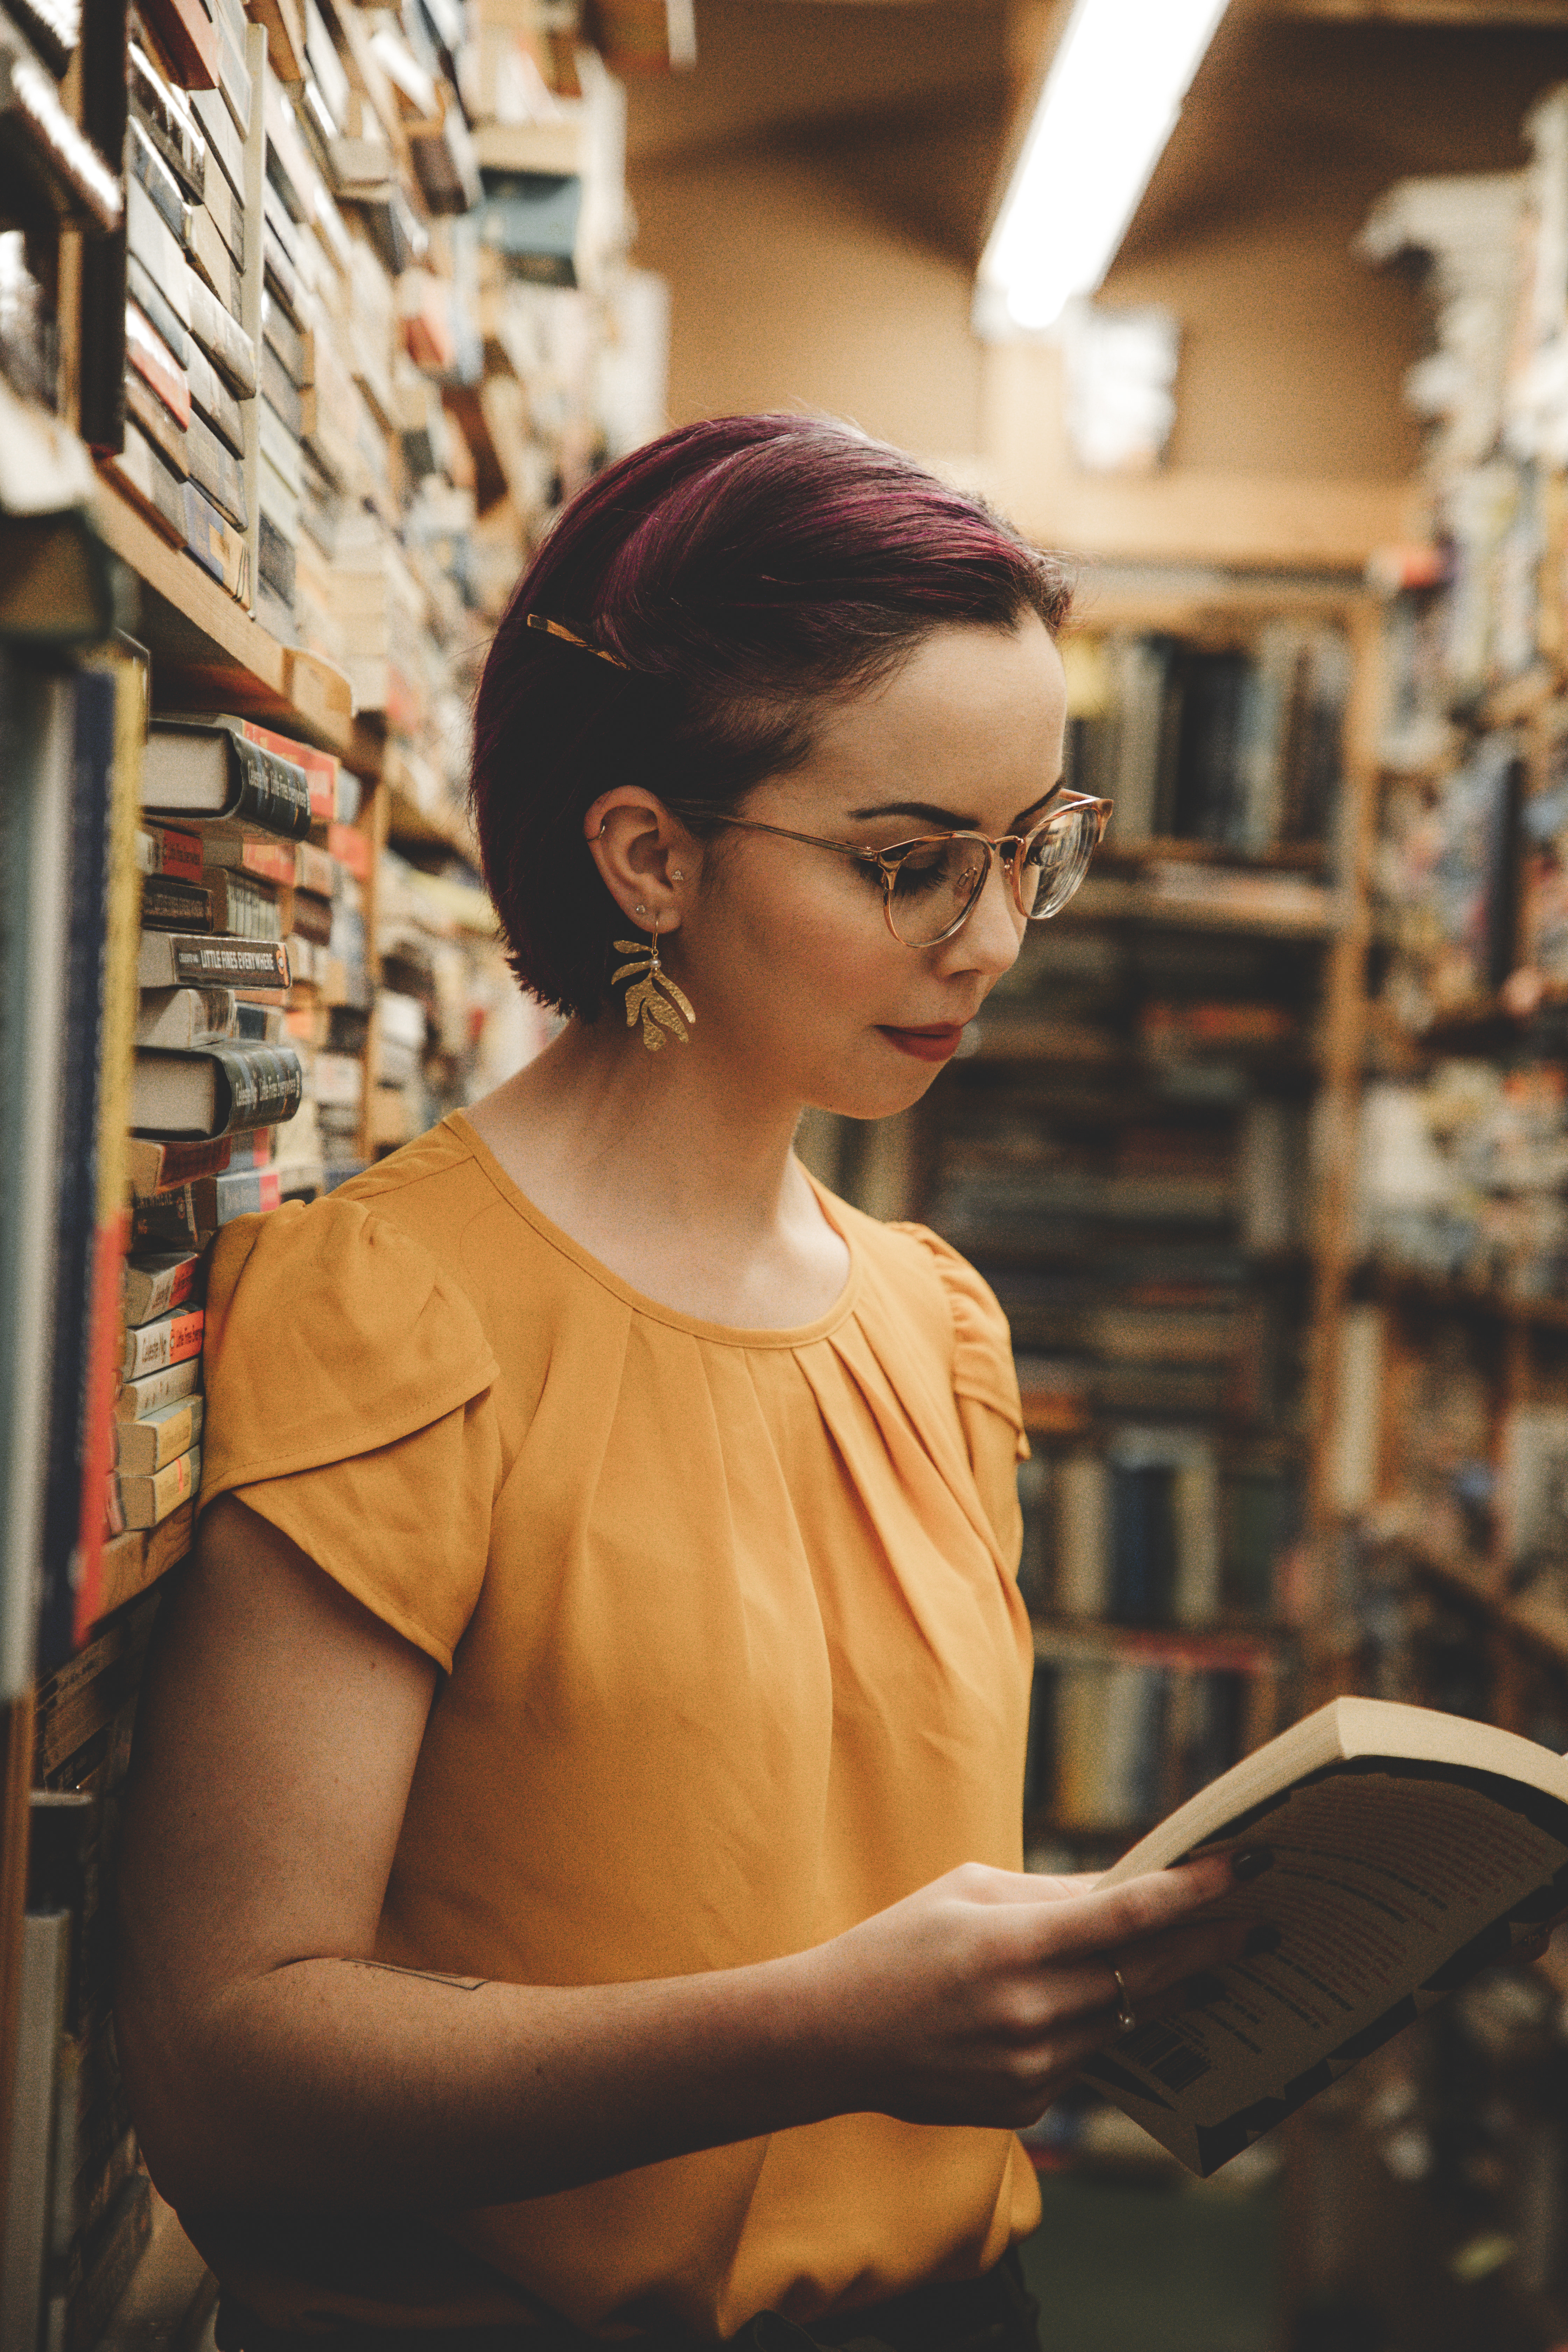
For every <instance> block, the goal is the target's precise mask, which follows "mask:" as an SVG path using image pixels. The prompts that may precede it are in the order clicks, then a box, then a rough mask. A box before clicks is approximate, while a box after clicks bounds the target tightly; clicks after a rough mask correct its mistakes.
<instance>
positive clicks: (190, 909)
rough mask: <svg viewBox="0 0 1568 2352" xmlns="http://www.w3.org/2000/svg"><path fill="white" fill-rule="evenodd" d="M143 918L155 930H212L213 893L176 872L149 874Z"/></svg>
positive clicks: (144, 891)
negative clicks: (182, 877)
mask: <svg viewBox="0 0 1568 2352" xmlns="http://www.w3.org/2000/svg"><path fill="white" fill-rule="evenodd" d="M142 923H143V924H144V925H145V927H146V928H147V929H149V930H153V931H210V930H211V929H212V927H213V902H212V893H211V892H210V891H208V890H204V889H203V888H202V886H201V884H200V883H199V882H184V881H182V880H181V879H180V878H179V877H178V876H177V875H174V874H150V875H149V876H148V877H147V879H146V881H145V882H144V883H143V885H142Z"/></svg>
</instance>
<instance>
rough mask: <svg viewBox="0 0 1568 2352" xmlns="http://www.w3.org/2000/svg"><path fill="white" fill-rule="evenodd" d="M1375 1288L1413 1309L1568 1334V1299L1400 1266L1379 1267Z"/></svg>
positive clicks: (1375, 1273) (1376, 1269)
mask: <svg viewBox="0 0 1568 2352" xmlns="http://www.w3.org/2000/svg"><path fill="white" fill-rule="evenodd" d="M1373 1285H1374V1287H1375V1288H1376V1289H1377V1290H1378V1291H1379V1292H1380V1293H1381V1294H1382V1295H1383V1296H1384V1297H1386V1298H1391V1299H1394V1300H1395V1301H1397V1300H1400V1299H1405V1300H1408V1301H1409V1302H1410V1304H1411V1305H1413V1306H1420V1307H1436V1308H1437V1309H1438V1310H1439V1311H1441V1312H1444V1313H1447V1314H1451V1315H1474V1316H1479V1317H1481V1318H1484V1319H1485V1320H1487V1321H1489V1322H1493V1323H1510V1324H1515V1325H1521V1326H1523V1327H1524V1328H1527V1329H1530V1328H1533V1329H1536V1330H1542V1331H1568V1298H1530V1297H1525V1296H1523V1295H1522V1294H1516V1293H1514V1292H1512V1291H1508V1290H1492V1289H1489V1288H1487V1287H1486V1286H1484V1285H1482V1284H1479V1283H1477V1284H1474V1285H1472V1284H1470V1283H1467V1282H1441V1281H1438V1280H1437V1279H1436V1277H1435V1276H1430V1275H1424V1274H1405V1273H1402V1272H1401V1271H1400V1270H1399V1268H1398V1267H1396V1266H1377V1267H1374V1269H1373Z"/></svg>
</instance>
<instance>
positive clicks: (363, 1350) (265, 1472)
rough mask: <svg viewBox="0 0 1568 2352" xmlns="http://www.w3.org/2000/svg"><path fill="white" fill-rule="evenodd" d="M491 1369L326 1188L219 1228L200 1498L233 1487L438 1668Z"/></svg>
mask: <svg viewBox="0 0 1568 2352" xmlns="http://www.w3.org/2000/svg"><path fill="white" fill-rule="evenodd" d="M498 1376H499V1367H498V1366H497V1363H496V1360H495V1358H494V1356H493V1355H492V1354H491V1352H490V1349H489V1343H488V1341H487V1340H486V1338H485V1335H484V1331H483V1328H482V1327H481V1325H480V1323H479V1317H478V1315H477V1314H476V1313H475V1311H474V1308H473V1307H472V1305H471V1304H470V1302H469V1301H468V1298H466V1297H464V1295H463V1293H462V1291H461V1290H460V1289H459V1288H458V1286H456V1285H455V1284H454V1283H453V1282H452V1280H451V1279H450V1277H449V1276H447V1274H446V1273H445V1272H444V1271H443V1270H442V1268H441V1267H440V1266H439V1265H438V1264H437V1261H436V1259H435V1258H434V1257H433V1256H432V1255H430V1253H429V1252H428V1251H427V1250H425V1249H422V1248H421V1247H420V1245H419V1244H417V1243H416V1242H415V1241H412V1240H410V1239H409V1237H408V1236H407V1235H406V1234H404V1233H402V1232H400V1231H399V1230H398V1229H397V1227H396V1226H395V1225H393V1224H391V1223H388V1222H387V1221H386V1220H385V1219H384V1217H379V1216H377V1215H376V1213H374V1210H369V1209H366V1208H363V1207H362V1206H361V1204H360V1203H359V1202H356V1201H350V1200H344V1199H342V1198H340V1197H338V1196H337V1195H335V1194H334V1195H330V1196H329V1197H328V1198H327V1199H325V1200H321V1201H317V1202H313V1203H312V1204H311V1205H310V1206H309V1207H305V1206H302V1205H301V1204H300V1203H298V1202H289V1203H286V1204H285V1205H284V1206H283V1207H282V1208H280V1209H275V1210H273V1211H272V1212H271V1213H270V1214H269V1215H267V1216H264V1217H242V1218H239V1219H237V1220H236V1222H235V1223H233V1224H231V1225H226V1227H225V1228H224V1229H223V1231H222V1232H221V1233H220V1234H219V1235H218V1237H217V1240H216V1244H214V1248H213V1253H212V1257H211V1261H210V1265H209V1270H208V1276H207V1309H206V1339H205V1349H204V1356H203V1381H204V1386H205V1391H206V1412H205V1424H204V1430H203V1457H202V1474H203V1475H202V1492H201V1505H202V1508H203V1509H204V1510H205V1507H206V1506H207V1505H208V1504H209V1503H211V1502H213V1501H215V1500H216V1497H217V1496H219V1495H224V1494H236V1495H237V1496H239V1497H240V1499H241V1500H242V1501H243V1502H244V1503H246V1504H247V1505H248V1506H249V1507H250V1508H251V1509H252V1510H253V1511H257V1512H258V1513H259V1514H260V1516H261V1517H263V1518H264V1519H267V1520H268V1521H269V1522H270V1523H271V1524H272V1526H274V1527H276V1528H279V1530H280V1531H281V1532H282V1533H283V1534H284V1535H286V1536H288V1537H289V1538H290V1539H291V1540H292V1541H293V1542H294V1543H297V1544H298V1545H299V1547H300V1550H301V1551H303V1552H305V1553H306V1554H307V1555H308V1556H309V1558H310V1559H312V1560H314V1561H315V1562H316V1564H317V1566H318V1567H320V1568H321V1569H323V1570H325V1571H326V1573H327V1574H328V1575H329V1576H331V1577H332V1578H333V1579H334V1580H336V1581H337V1582H338V1583H339V1584H341V1585H342V1586H343V1588H344V1589H345V1591H349V1592H352V1593H353V1596H354V1598H355V1599H356V1600H358V1601H363V1603H364V1605H365V1607H366V1608H367V1609H369V1610H371V1611H372V1612H374V1615H376V1616H377V1617H379V1618H381V1619H382V1620H383V1622H384V1623H386V1624H388V1625H390V1626H392V1627H393V1628H394V1629H395V1631H396V1632H397V1633H401V1634H403V1635H404V1636H405V1639H406V1640H408V1641H410V1642H413V1643H415V1644H416V1646H417V1647H418V1648H419V1649H421V1650H424V1651H425V1652H426V1653H427V1654H428V1655H429V1656H430V1657H432V1658H434V1659H435V1660H436V1662H437V1664H438V1665H440V1666H441V1667H443V1668H444V1669H445V1670H446V1671H447V1672H448V1673H449V1672H450V1671H451V1665H452V1654H453V1651H454V1649H455V1648H456V1646H457V1643H458V1640H459V1638H460V1637H461V1634H462V1633H463V1629H464V1628H465V1626H466V1625H467V1624H468V1619H469V1617H470V1616H471V1615H472V1613H473V1609H474V1605H475V1602H476V1601H478V1599H479V1588H480V1586H481V1584H482V1583H483V1581H484V1575H485V1567H486V1562H487V1559H488V1558H489V1536H490V1513H491V1508H492V1505H493V1502H494V1498H495V1495H496V1492H497V1490H498V1487H499V1485H500V1475H501V1458H500V1457H501V1447H500V1433H499V1430H498V1426H497V1420H496V1414H495V1412H494V1409H493V1403H492V1399H491V1389H492V1384H493V1383H494V1381H496V1380H497V1378H498Z"/></svg>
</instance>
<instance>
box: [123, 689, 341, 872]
mask: <svg viewBox="0 0 1568 2352" xmlns="http://www.w3.org/2000/svg"><path fill="white" fill-rule="evenodd" d="M146 778H147V800H146V806H147V810H148V813H149V814H151V815H152V816H153V817H158V816H167V817H171V818H173V819H174V821H175V822H176V823H177V822H178V821H179V820H180V819H181V818H182V817H184V818H185V819H186V820H189V819H190V818H192V817H195V816H201V817H203V818H206V819H210V820H214V821H216V822H220V823H222V824H228V825H233V824H254V825H256V826H258V828H259V829H260V830H261V831H262V832H263V833H271V834H278V835H281V836H282V837H283V838H284V839H285V840H291V841H300V840H303V839H304V837H305V836H306V835H308V834H309V832H310V782H309V779H308V777H307V776H306V773H305V771H304V769H303V768H302V767H301V766H300V764H299V762H298V761H293V760H288V759H284V758H282V757H280V756H279V754H278V753H277V752H275V751H268V749H267V748H266V747H265V746H264V745H262V744H259V743H258V742H256V741H255V740H254V739H253V738H252V737H251V736H250V735H249V733H248V732H247V729H246V724H245V721H244V720H243V719H231V718H227V717H223V716H217V715H214V716H213V717H210V718H205V719H202V718H191V719H186V718H174V717H168V718H165V717H159V718H157V719H154V720H153V725H152V730H151V733H150V735H149V739H148V744H147V756H146Z"/></svg>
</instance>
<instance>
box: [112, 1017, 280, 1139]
mask: <svg viewBox="0 0 1568 2352" xmlns="http://www.w3.org/2000/svg"><path fill="white" fill-rule="evenodd" d="M303 1076H304V1073H303V1066H302V1065H301V1063H300V1056H299V1055H298V1054H296V1053H295V1052H294V1050H293V1048H292V1046H289V1045H243V1044H241V1043H240V1042H239V1041H238V1040H237V1039H236V1040H232V1041H225V1042H223V1043H214V1044H211V1045H199V1046H195V1047H193V1049H192V1050H191V1051H190V1052H189V1053H185V1054H164V1053H155V1052H149V1051H146V1050H144V1049H143V1050H139V1051H138V1053H137V1055H136V1067H135V1070H134V1072H133V1074H132V1091H131V1123H132V1128H133V1129H135V1130H136V1131H137V1133H138V1134H143V1135H145V1134H154V1135H171V1134H178V1135H195V1136H205V1137H208V1138H216V1137H217V1136H220V1135H229V1134H233V1133H234V1132H235V1131H236V1130H237V1129H241V1128H247V1127H272V1126H275V1125H277V1124H278V1123H279V1121H280V1120H283V1119H289V1118H293V1116H294V1113H295V1112H296V1111H297V1110H298V1109H299V1108H300V1097H301V1093H302V1088H303Z"/></svg>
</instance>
